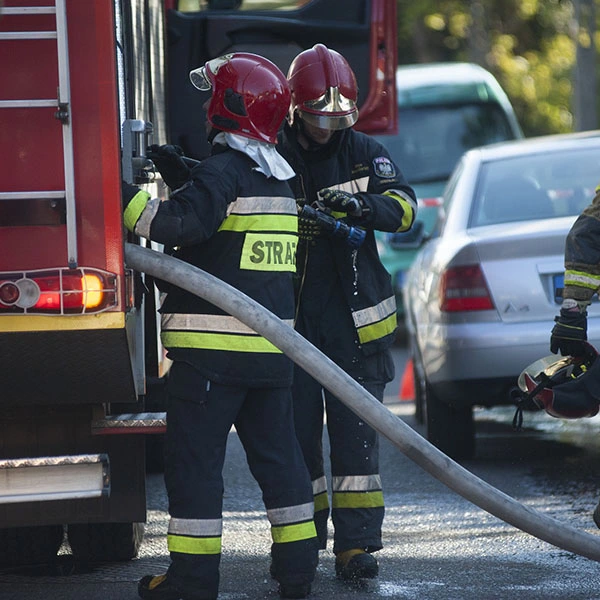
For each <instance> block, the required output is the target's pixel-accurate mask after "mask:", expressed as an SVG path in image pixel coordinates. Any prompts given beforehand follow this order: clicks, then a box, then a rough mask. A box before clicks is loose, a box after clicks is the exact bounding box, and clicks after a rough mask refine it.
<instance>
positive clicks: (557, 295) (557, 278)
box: [552, 273, 565, 304]
mask: <svg viewBox="0 0 600 600" xmlns="http://www.w3.org/2000/svg"><path fill="white" fill-rule="evenodd" d="M552 280H553V282H554V302H556V304H562V299H563V298H562V295H563V289H564V287H565V276H564V274H563V273H561V274H560V275H554V277H553V278H552Z"/></svg>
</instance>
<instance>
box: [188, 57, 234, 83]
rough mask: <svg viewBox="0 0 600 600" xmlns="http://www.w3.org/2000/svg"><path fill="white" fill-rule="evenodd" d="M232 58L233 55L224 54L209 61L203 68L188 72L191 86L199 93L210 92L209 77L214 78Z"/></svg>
mask: <svg viewBox="0 0 600 600" xmlns="http://www.w3.org/2000/svg"><path fill="white" fill-rule="evenodd" d="M232 56H233V54H224V55H223V56H219V57H218V58H213V59H212V60H209V61H208V62H207V63H205V64H204V66H203V67H198V68H197V69H194V70H193V71H190V81H191V82H192V84H193V86H194V87H196V88H198V89H199V90H200V91H201V92H208V91H210V90H212V82H211V75H212V77H214V76H215V75H216V74H217V73H218V72H219V69H220V68H221V67H222V66H223V65H225V64H227V63H228V62H229V61H230V60H231V57H232Z"/></svg>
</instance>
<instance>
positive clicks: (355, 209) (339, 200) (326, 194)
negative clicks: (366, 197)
mask: <svg viewBox="0 0 600 600" xmlns="http://www.w3.org/2000/svg"><path fill="white" fill-rule="evenodd" d="M320 196H321V202H322V203H323V204H324V205H325V206H326V207H328V208H331V209H332V210H335V211H337V212H345V213H347V214H349V215H350V216H352V217H360V216H361V215H362V212H363V211H362V209H363V207H362V203H361V201H360V200H359V199H358V198H356V197H355V196H353V195H352V194H349V193H348V192H342V191H341V190H332V189H327V190H323V191H322V192H321V194H320Z"/></svg>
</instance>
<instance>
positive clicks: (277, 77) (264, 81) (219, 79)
mask: <svg viewBox="0 0 600 600" xmlns="http://www.w3.org/2000/svg"><path fill="white" fill-rule="evenodd" d="M190 80H191V82H192V84H193V85H194V86H195V87H196V88H198V89H199V90H201V91H203V92H206V91H209V90H212V97H211V99H210V103H209V105H208V111H207V118H208V121H209V123H210V124H211V125H212V126H213V127H215V128H216V129H218V130H220V131H229V132H231V133H237V134H238V135H242V136H244V137H247V138H251V139H253V140H259V141H261V142H268V143H270V144H276V143H277V131H278V129H279V127H280V125H281V123H282V122H283V119H284V118H285V116H286V114H287V112H288V109H289V105H290V89H289V85H288V83H287V80H286V78H285V76H284V74H283V73H282V72H281V71H280V70H279V68H278V67H277V66H276V65H274V64H273V63H272V62H271V61H270V60H267V59H266V58H264V57H262V56H258V55H257V54H251V53H249V52H236V53H233V54H225V55H224V56H220V57H219V58H214V59H213V60H209V61H208V62H207V63H205V65H204V66H203V67H200V68H198V69H194V70H193V71H191V72H190Z"/></svg>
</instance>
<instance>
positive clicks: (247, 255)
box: [125, 147, 298, 387]
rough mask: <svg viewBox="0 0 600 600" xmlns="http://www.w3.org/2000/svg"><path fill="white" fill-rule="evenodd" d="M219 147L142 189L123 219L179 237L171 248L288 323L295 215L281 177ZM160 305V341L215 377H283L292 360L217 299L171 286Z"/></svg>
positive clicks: (258, 381)
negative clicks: (160, 184)
mask: <svg viewBox="0 0 600 600" xmlns="http://www.w3.org/2000/svg"><path fill="white" fill-rule="evenodd" d="M218 148H219V153H217V154H213V156H211V157H209V158H207V159H205V160H204V161H202V162H201V163H200V164H199V165H198V166H197V167H195V168H194V170H193V171H192V178H191V181H190V182H188V183H187V184H186V185H185V186H183V187H182V188H180V189H178V190H176V191H175V192H174V193H173V194H172V195H171V196H170V198H169V200H167V201H165V202H160V201H159V200H157V199H151V198H150V197H149V194H147V193H146V192H140V193H138V194H137V195H136V196H135V197H134V198H133V200H132V201H131V203H130V204H129V205H128V206H127V208H126V210H125V224H126V226H127V227H128V228H129V229H130V230H131V231H134V232H135V233H137V234H138V235H140V236H142V237H146V238H148V239H151V240H154V241H156V242H159V243H162V244H164V245H165V246H166V247H177V248H178V249H177V250H176V252H175V254H174V256H175V257H176V258H179V259H181V260H184V261H186V262H188V263H190V264H192V265H195V266H197V267H199V268H200V269H202V270H204V271H206V272H207V273H210V274H212V275H214V276H215V277H217V278H219V279H221V280H223V281H225V282H226V283H229V284H230V285H232V286H233V287H235V288H237V289H238V290H240V291H242V292H244V293H245V294H246V295H248V296H249V297H250V298H253V299H254V300H256V301H257V302H259V303H260V304H262V305H263V306H264V307H265V308H267V309H268V310H270V311H271V312H273V313H274V314H275V315H277V316H278V317H279V318H281V319H283V320H285V321H288V322H289V324H290V326H292V324H293V315H294V291H293V283H292V274H293V272H295V270H296V264H295V258H296V246H297V239H298V238H297V232H298V217H297V210H296V203H295V201H294V198H293V195H292V192H291V190H290V187H289V185H288V183H287V182H285V181H279V180H277V179H274V178H269V179H267V177H265V175H263V174H262V173H260V172H258V171H256V170H254V168H255V167H256V164H255V163H254V161H252V160H251V159H250V158H249V157H248V156H246V155H245V154H243V153H241V152H238V151H236V150H232V149H229V148H224V147H218ZM160 312H161V314H162V323H161V326H162V333H161V339H162V342H163V345H164V346H165V348H166V349H167V350H168V356H169V357H170V358H172V359H173V360H179V361H185V362H188V363H190V364H192V365H193V366H194V367H196V368H197V369H198V370H199V371H201V372H202V373H203V374H204V375H205V376H206V377H207V378H209V379H211V380H213V381H218V382H219V383H224V384H230V385H243V386H248V387H260V386H269V387H275V386H286V385H289V384H290V383H291V378H292V370H293V364H292V362H291V360H290V359H288V358H287V357H286V356H284V355H283V353H282V352H281V351H280V350H278V349H277V348H276V347H275V346H274V345H273V344H271V343H270V342H269V341H268V340H266V339H264V338H263V337H261V336H259V335H258V334H257V333H255V332H254V331H253V330H251V329H250V328H249V327H247V326H246V325H244V324H243V323H241V322H240V321H239V320H238V319H236V318H234V317H232V316H229V315H227V314H226V313H224V312H223V311H222V310H221V309H220V308H218V307H216V306H214V305H213V304H211V303H209V302H207V301H206V300H203V299H202V298H199V297H197V296H196V295H194V294H191V293H189V292H186V291H185V290H182V289H180V288H178V287H176V286H170V287H169V288H168V292H167V295H166V298H165V300H164V301H163V303H162V306H161V309H160Z"/></svg>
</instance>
